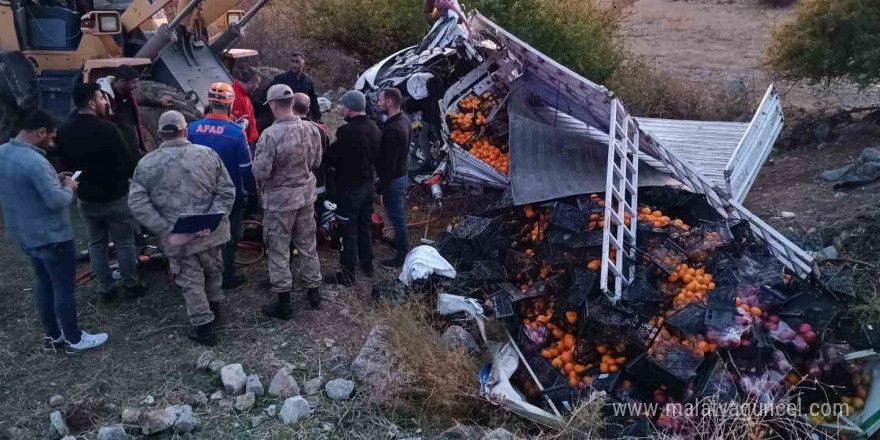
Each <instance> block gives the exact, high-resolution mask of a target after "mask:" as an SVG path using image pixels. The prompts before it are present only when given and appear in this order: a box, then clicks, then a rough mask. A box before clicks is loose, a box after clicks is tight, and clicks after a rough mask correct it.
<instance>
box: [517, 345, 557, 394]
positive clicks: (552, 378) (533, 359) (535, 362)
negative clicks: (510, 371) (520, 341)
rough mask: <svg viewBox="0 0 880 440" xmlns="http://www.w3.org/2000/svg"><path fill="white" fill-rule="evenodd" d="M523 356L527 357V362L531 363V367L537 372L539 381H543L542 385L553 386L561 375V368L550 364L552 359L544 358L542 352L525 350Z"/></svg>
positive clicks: (536, 375)
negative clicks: (526, 351)
mask: <svg viewBox="0 0 880 440" xmlns="http://www.w3.org/2000/svg"><path fill="white" fill-rule="evenodd" d="M523 356H524V357H525V358H526V362H528V363H529V367H531V369H532V372H533V373H535V377H536V378H537V379H538V382H540V383H541V386H542V387H544V388H548V387H552V386H553V384H554V383H556V379H558V378H559V376H560V375H559V370H558V369H557V368H553V365H550V361H548V360H547V359H544V358H542V357H541V353H540V352H530V353H525V352H524V353H523Z"/></svg>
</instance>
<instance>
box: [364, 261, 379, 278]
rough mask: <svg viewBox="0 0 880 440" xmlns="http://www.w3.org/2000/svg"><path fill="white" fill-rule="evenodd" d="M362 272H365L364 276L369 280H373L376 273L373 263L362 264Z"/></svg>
mask: <svg viewBox="0 0 880 440" xmlns="http://www.w3.org/2000/svg"><path fill="white" fill-rule="evenodd" d="M361 271H363V272H364V276H365V277H367V278H373V275H374V274H375V273H376V270H375V269H373V263H372V262H370V263H361Z"/></svg>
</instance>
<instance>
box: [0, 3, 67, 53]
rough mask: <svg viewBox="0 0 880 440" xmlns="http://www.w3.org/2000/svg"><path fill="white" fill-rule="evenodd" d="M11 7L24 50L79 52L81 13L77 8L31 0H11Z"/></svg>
mask: <svg viewBox="0 0 880 440" xmlns="http://www.w3.org/2000/svg"><path fill="white" fill-rule="evenodd" d="M50 3H56V2H50ZM10 6H11V9H12V14H13V15H14V23H15V33H16V36H17V37H18V43H19V47H21V49H22V50H62V51H75V50H76V49H77V47H79V42H80V40H81V39H82V32H81V31H80V18H81V15H80V14H79V13H78V12H77V11H76V10H75V9H68V8H66V7H60V6H43V5H41V4H39V2H31V1H27V0H11V5H10Z"/></svg>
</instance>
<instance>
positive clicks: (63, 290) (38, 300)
mask: <svg viewBox="0 0 880 440" xmlns="http://www.w3.org/2000/svg"><path fill="white" fill-rule="evenodd" d="M22 250H23V251H24V253H25V254H27V256H29V257H30V258H31V264H32V265H33V267H34V305H35V306H36V309H37V316H38V317H39V318H40V322H41V323H42V324H43V331H44V332H45V333H46V336H48V337H50V338H52V339H58V337H59V336H61V330H62V329H63V330H64V337H65V338H66V339H67V341H69V342H70V343H72V344H76V343H79V339H80V336H81V335H82V332H81V331H80V329H79V325H78V324H77V321H76V301H75V300H74V296H73V294H74V291H75V290H76V246H75V245H74V244H73V240H70V241H65V242H61V243H51V244H47V245H44V246H40V247H38V248H30V249H28V248H22ZM59 322H60V323H61V326H60V328H59V326H58V324H59Z"/></svg>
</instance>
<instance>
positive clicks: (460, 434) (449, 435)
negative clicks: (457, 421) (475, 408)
mask: <svg viewBox="0 0 880 440" xmlns="http://www.w3.org/2000/svg"><path fill="white" fill-rule="evenodd" d="M481 433H482V431H481V430H480V429H479V428H477V427H476V426H465V425H455V426H453V427H452V428H449V429H447V430H446V431H443V433H442V434H440V438H442V439H446V440H477V439H479V438H480V436H481Z"/></svg>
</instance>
